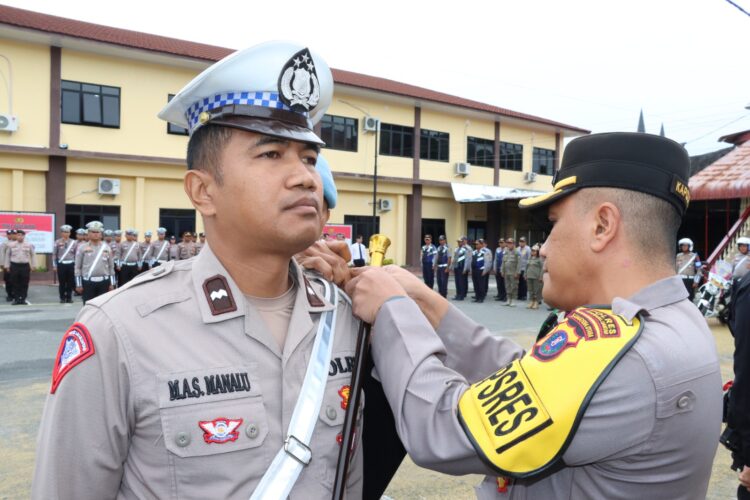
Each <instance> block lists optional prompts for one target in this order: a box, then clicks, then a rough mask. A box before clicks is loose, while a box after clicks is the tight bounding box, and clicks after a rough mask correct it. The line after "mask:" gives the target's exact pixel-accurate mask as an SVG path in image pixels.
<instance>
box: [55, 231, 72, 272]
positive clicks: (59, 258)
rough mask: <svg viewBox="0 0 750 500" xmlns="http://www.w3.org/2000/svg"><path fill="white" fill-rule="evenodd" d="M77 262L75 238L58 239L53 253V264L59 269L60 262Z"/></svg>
mask: <svg viewBox="0 0 750 500" xmlns="http://www.w3.org/2000/svg"><path fill="white" fill-rule="evenodd" d="M75 260H76V240H74V239H73V238H68V239H67V240H66V239H64V238H58V239H57V240H56V241H55V248H54V250H53V251H52V264H53V265H54V267H57V265H58V264H60V262H65V263H67V264H72V263H74V262H75Z"/></svg>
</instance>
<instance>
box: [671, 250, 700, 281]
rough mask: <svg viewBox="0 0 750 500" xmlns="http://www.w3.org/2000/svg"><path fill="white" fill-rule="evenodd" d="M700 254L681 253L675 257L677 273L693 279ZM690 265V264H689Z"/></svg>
mask: <svg viewBox="0 0 750 500" xmlns="http://www.w3.org/2000/svg"><path fill="white" fill-rule="evenodd" d="M697 260H698V254H697V253H694V252H688V253H685V252H680V253H678V254H677V255H676V256H675V271H676V272H677V273H678V274H679V275H680V276H688V277H693V276H695V273H696V267H695V264H696V261H697ZM688 263H689V264H688Z"/></svg>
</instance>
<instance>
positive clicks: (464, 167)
mask: <svg viewBox="0 0 750 500" xmlns="http://www.w3.org/2000/svg"><path fill="white" fill-rule="evenodd" d="M469 170H471V164H470V163H456V175H463V176H467V175H469Z"/></svg>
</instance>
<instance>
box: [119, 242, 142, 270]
mask: <svg viewBox="0 0 750 500" xmlns="http://www.w3.org/2000/svg"><path fill="white" fill-rule="evenodd" d="M140 259H141V246H140V245H139V244H138V242H137V241H123V242H122V243H120V245H119V247H118V248H117V253H116V254H115V261H117V264H118V265H120V266H124V265H127V264H130V265H133V264H137V263H138V261H139V260H140Z"/></svg>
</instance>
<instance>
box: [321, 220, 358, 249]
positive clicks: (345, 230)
mask: <svg viewBox="0 0 750 500" xmlns="http://www.w3.org/2000/svg"><path fill="white" fill-rule="evenodd" d="M340 234H342V235H344V239H345V240H346V242H347V243H349V244H350V245H351V244H352V225H351V224H326V225H325V226H324V227H323V236H324V237H325V236H326V235H328V238H330V239H332V240H335V239H337V238H341V236H338V235H340Z"/></svg>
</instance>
